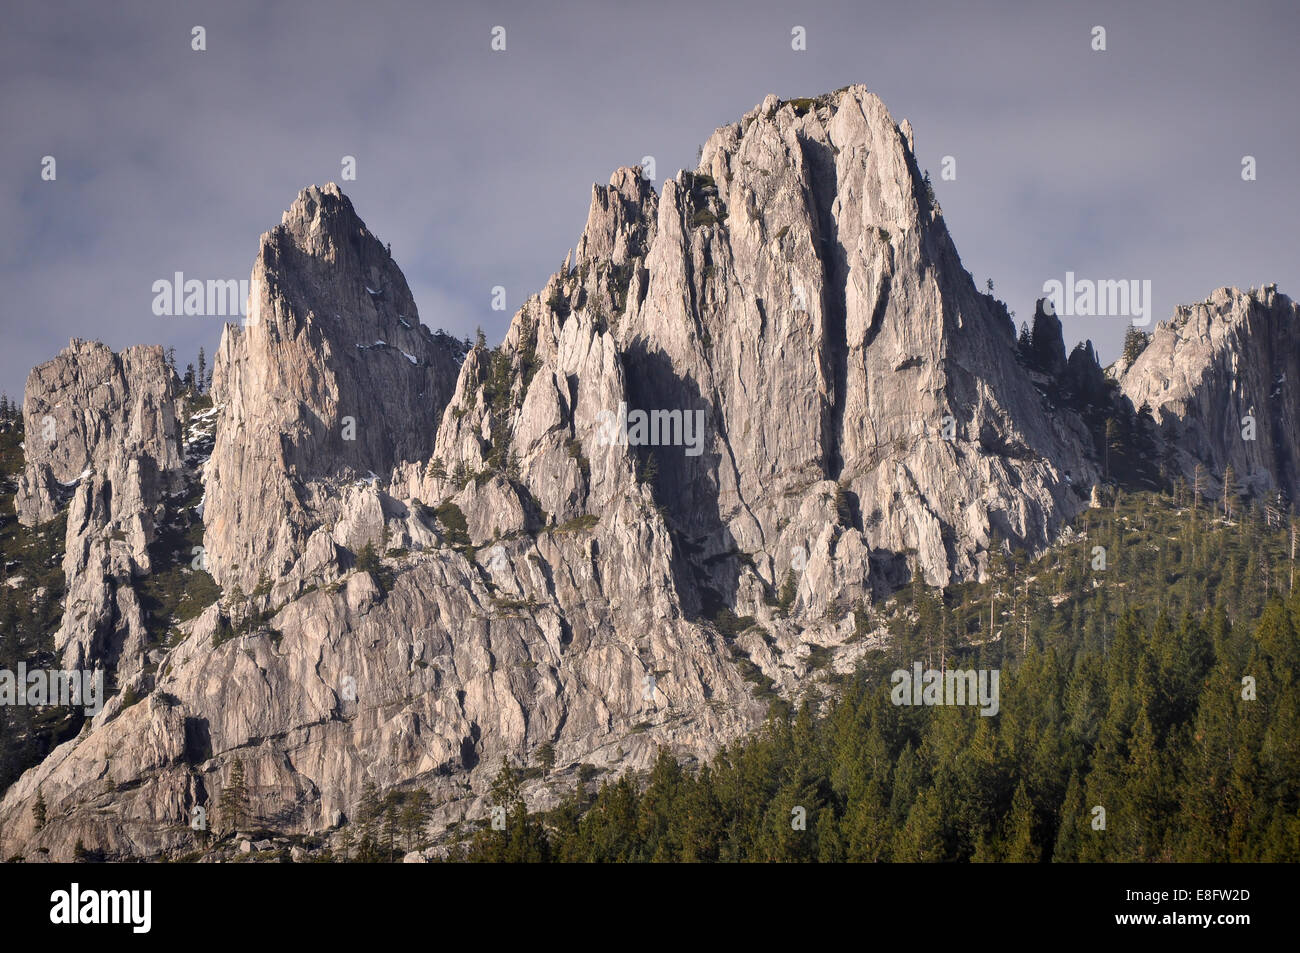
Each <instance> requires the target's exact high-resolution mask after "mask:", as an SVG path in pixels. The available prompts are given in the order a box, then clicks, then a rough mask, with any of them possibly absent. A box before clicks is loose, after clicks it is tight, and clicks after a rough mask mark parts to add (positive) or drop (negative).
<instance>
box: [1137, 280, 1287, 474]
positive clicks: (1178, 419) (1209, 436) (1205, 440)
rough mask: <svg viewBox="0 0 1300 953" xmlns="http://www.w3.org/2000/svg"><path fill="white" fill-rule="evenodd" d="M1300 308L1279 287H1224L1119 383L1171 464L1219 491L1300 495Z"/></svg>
mask: <svg viewBox="0 0 1300 953" xmlns="http://www.w3.org/2000/svg"><path fill="white" fill-rule="evenodd" d="M1297 332H1300V307H1298V306H1297V305H1296V303H1295V302H1294V301H1292V300H1291V299H1290V298H1288V297H1287V296H1286V295H1284V294H1279V293H1278V292H1277V289H1276V286H1274V285H1268V286H1266V287H1265V288H1263V289H1261V290H1258V291H1257V290H1254V289H1251V290H1250V291H1245V292H1243V291H1239V290H1237V289H1236V288H1220V289H1218V290H1217V291H1215V292H1214V293H1213V294H1212V295H1210V297H1208V298H1207V299H1206V300H1205V301H1202V302H1199V303H1197V304H1193V305H1184V306H1182V307H1180V308H1179V309H1178V311H1177V313H1176V314H1175V315H1174V317H1173V318H1172V319H1171V320H1169V321H1166V322H1161V323H1160V324H1159V325H1158V326H1157V327H1156V329H1155V331H1154V333H1153V334H1152V336H1151V341H1150V343H1149V344H1148V345H1147V347H1146V348H1145V349H1144V350H1143V351H1142V353H1141V354H1140V355H1138V357H1137V359H1136V360H1135V361H1134V362H1133V364H1132V366H1131V367H1128V368H1127V369H1126V370H1124V372H1123V373H1122V374H1121V375H1120V376H1119V383H1120V387H1121V389H1122V390H1123V393H1124V396H1126V397H1127V398H1128V399H1129V400H1130V401H1131V402H1132V403H1133V407H1134V408H1135V409H1140V408H1142V407H1143V406H1146V407H1148V408H1149V409H1150V411H1151V415H1152V417H1153V418H1154V419H1155V421H1156V423H1157V424H1158V425H1159V427H1160V431H1161V435H1162V437H1163V440H1164V446H1165V449H1166V453H1167V456H1168V462H1169V463H1170V464H1171V468H1172V469H1173V470H1174V471H1175V472H1181V473H1182V474H1183V475H1184V476H1185V477H1186V478H1187V479H1188V481H1189V482H1190V481H1191V480H1193V479H1194V478H1195V470H1196V466H1197V464H1200V465H1201V467H1202V474H1201V487H1202V490H1203V491H1206V490H1208V491H1209V492H1211V493H1215V492H1222V487H1221V484H1222V478H1223V474H1224V470H1225V468H1227V467H1229V466H1231V467H1232V470H1233V472H1234V474H1235V478H1236V482H1237V484H1238V486H1237V492H1245V493H1251V494H1256V495H1261V496H1267V495H1269V494H1271V493H1276V492H1277V491H1279V490H1280V491H1281V492H1282V493H1283V494H1285V496H1286V498H1287V499H1290V500H1295V499H1298V498H1300V459H1297V454H1298V453H1300V409H1298V408H1300V346H1297V342H1298V341H1300V337H1298V336H1297Z"/></svg>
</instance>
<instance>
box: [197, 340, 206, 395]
mask: <svg viewBox="0 0 1300 953" xmlns="http://www.w3.org/2000/svg"><path fill="white" fill-rule="evenodd" d="M207 375H208V356H207V354H206V353H204V351H203V348H202V347H200V348H199V376H198V388H199V393H200V394H202V393H203V392H205V391H206V390H207V389H208V376H207Z"/></svg>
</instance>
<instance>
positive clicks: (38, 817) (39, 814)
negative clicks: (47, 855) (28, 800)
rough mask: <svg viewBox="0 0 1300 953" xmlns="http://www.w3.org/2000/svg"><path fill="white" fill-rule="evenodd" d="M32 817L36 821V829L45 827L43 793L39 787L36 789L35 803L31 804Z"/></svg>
mask: <svg viewBox="0 0 1300 953" xmlns="http://www.w3.org/2000/svg"><path fill="white" fill-rule="evenodd" d="M32 817H33V818H34V819H35V821H36V829H37V830H38V831H39V830H41V829H42V828H44V827H45V818H46V810H45V795H44V794H43V793H41V789H40V788H37V789H36V803H35V804H33V805H32Z"/></svg>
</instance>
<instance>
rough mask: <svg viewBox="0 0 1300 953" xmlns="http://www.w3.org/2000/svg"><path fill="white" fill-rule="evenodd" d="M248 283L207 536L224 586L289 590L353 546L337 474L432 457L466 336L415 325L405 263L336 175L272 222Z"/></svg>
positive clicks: (230, 343)
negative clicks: (336, 527)
mask: <svg viewBox="0 0 1300 953" xmlns="http://www.w3.org/2000/svg"><path fill="white" fill-rule="evenodd" d="M250 289H251V290H250V294H249V298H250V300H249V307H248V318H247V320H246V321H245V323H244V326H243V327H238V326H235V325H228V326H227V327H226V331H225V333H224V335H223V336H222V341H221V346H220V349H219V351H218V353H217V356H216V360H215V364H214V368H213V375H212V397H213V400H214V401H215V403H216V405H217V406H218V407H220V408H221V414H220V416H219V418H218V422H217V429H216V443H215V446H214V448H213V452H212V456H211V458H210V459H209V461H208V469H207V474H206V480H205V483H206V487H207V497H206V500H205V508H204V521H205V523H206V525H207V530H208V531H207V533H206V535H205V537H204V545H205V546H206V548H207V555H208V561H209V564H210V566H211V571H212V574H213V576H214V578H216V579H217V581H218V582H219V583H220V584H221V585H222V586H223V587H226V588H229V587H231V586H234V585H238V586H240V587H241V589H242V590H243V591H245V592H249V591H252V590H253V589H254V588H255V587H257V586H258V585H259V584H260V583H262V582H263V581H266V582H269V583H271V584H273V585H278V586H279V588H280V590H283V591H287V592H288V593H289V594H292V592H294V591H296V590H297V589H298V588H300V587H301V586H302V585H303V582H304V580H306V579H309V578H312V577H313V576H316V575H321V574H325V575H328V574H329V573H331V572H334V571H336V570H337V568H338V564H339V561H340V559H341V558H342V559H346V558H347V556H346V554H344V553H340V552H339V545H338V543H336V542H335V541H334V539H333V535H332V534H333V523H334V522H335V519H336V518H337V516H338V514H339V513H340V511H341V509H342V505H341V490H340V485H342V484H347V483H352V482H355V481H357V480H373V479H374V478H375V477H376V475H384V476H386V475H387V472H388V471H389V470H391V468H392V467H393V466H394V465H395V464H397V463H399V462H402V461H407V460H424V459H426V458H427V457H428V456H429V453H430V452H431V450H432V449H433V445H434V439H435V436H436V434H437V430H438V420H439V418H440V416H441V415H442V411H443V408H444V407H446V405H447V401H448V399H449V398H450V396H451V389H452V386H453V384H454V382H455V379H456V374H457V372H458V364H459V361H460V358H461V355H462V353H463V345H461V344H460V343H459V342H457V341H455V340H454V339H452V338H449V337H447V336H446V335H443V334H436V335H435V334H433V333H431V332H430V331H429V329H428V328H426V327H424V326H423V325H421V324H420V321H419V315H418V313H417V311H416V307H415V302H414V301H413V300H412V299H411V292H410V289H409V288H408V287H407V284H406V279H405V278H404V277H403V275H402V272H401V270H400V269H399V268H398V267H397V264H396V263H395V262H394V261H393V259H392V256H391V255H390V254H389V253H388V251H387V249H386V248H385V247H384V246H383V245H381V244H380V243H379V240H378V239H376V238H375V237H374V236H373V235H372V234H371V233H370V232H369V230H368V229H367V228H366V227H365V224H364V223H363V222H362V221H361V220H360V219H359V218H358V217H357V214H356V212H355V211H354V210H353V208H352V203H351V202H350V201H349V200H348V199H347V197H346V196H344V195H343V194H342V192H340V191H339V188H338V186H336V185H333V184H330V185H326V186H325V187H324V188H315V187H312V188H309V189H306V190H304V191H303V192H302V194H301V195H299V196H298V199H297V201H295V202H294V203H293V206H292V207H291V208H290V209H289V210H288V211H287V212H285V213H284V217H283V220H282V222H281V224H280V225H279V226H277V227H276V228H274V229H272V230H271V231H270V232H267V233H266V234H265V235H263V236H262V242H261V248H260V249H259V251H258V255H257V260H256V262H255V263H254V266H253V275H252V281H251V282H250ZM376 542H378V540H376Z"/></svg>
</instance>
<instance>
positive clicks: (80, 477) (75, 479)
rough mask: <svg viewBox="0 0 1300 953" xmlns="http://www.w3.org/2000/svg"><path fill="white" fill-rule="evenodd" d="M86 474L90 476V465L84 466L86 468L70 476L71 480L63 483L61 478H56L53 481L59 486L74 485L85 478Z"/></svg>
mask: <svg viewBox="0 0 1300 953" xmlns="http://www.w3.org/2000/svg"><path fill="white" fill-rule="evenodd" d="M88 476H90V467H86V469H84V470H82V471H81V472H80V473H78V474H77V475H76V476H75V477H73V478H72V480H71V482H68V483H64V482H63V481H62V480H56V481H55V482H56V483H58V484H59V486H76V485H77V484H78V483H80V482H81V481H82V480H84V479H86V477H88Z"/></svg>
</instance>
